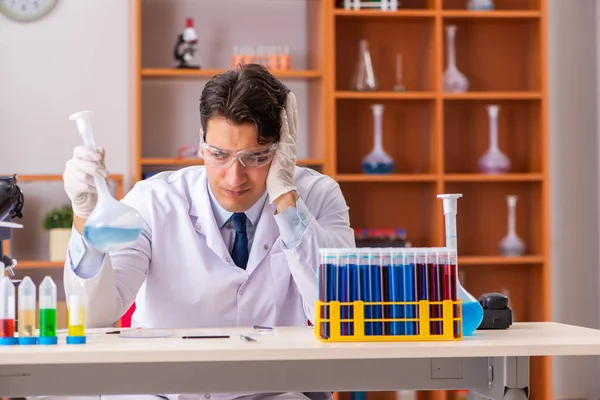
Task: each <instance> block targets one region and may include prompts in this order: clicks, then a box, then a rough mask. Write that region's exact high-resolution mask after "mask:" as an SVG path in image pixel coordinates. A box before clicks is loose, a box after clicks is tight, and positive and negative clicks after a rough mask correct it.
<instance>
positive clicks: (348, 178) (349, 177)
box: [334, 174, 437, 182]
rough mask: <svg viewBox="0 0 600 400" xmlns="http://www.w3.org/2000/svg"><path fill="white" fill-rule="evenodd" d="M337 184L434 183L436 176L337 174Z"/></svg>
mask: <svg viewBox="0 0 600 400" xmlns="http://www.w3.org/2000/svg"><path fill="white" fill-rule="evenodd" d="M334 179H335V180H337V181H338V182H435V181H436V180H437V175H436V174H390V175H368V174H337V175H335V177H334Z"/></svg>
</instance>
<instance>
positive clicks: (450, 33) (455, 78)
mask: <svg viewBox="0 0 600 400" xmlns="http://www.w3.org/2000/svg"><path fill="white" fill-rule="evenodd" d="M457 29H458V28H457V27H456V25H448V26H446V46H447V49H446V51H447V53H448V65H447V66H446V70H445V71H444V76H443V83H444V92H447V93H463V92H466V91H467V90H469V80H468V79H467V77H466V76H465V75H464V74H463V73H462V72H460V71H459V70H458V67H457V66H456V48H455V45H454V41H455V38H456V30H457Z"/></svg>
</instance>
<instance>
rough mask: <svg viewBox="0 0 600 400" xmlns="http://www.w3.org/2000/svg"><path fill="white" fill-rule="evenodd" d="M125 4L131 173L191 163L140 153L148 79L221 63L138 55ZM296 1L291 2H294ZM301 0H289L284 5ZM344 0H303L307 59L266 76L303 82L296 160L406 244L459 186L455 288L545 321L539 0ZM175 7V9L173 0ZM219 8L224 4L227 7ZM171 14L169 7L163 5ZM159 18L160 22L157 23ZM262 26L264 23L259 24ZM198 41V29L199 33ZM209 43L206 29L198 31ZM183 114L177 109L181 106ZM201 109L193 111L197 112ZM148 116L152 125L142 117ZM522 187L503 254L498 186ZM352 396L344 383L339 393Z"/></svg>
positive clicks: (356, 219) (546, 374)
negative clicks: (367, 61) (361, 60)
mask: <svg viewBox="0 0 600 400" xmlns="http://www.w3.org/2000/svg"><path fill="white" fill-rule="evenodd" d="M131 1H132V7H133V12H132V30H133V31H132V40H133V43H132V46H133V47H132V49H133V54H134V59H133V62H132V66H133V67H132V74H133V75H132V82H133V87H132V89H133V90H132V118H131V120H132V127H131V139H132V140H131V143H132V157H131V158H132V174H133V176H134V178H135V179H141V176H142V173H143V171H145V170H149V169H152V170H160V169H166V168H180V167H182V166H186V165H200V164H201V163H202V161H201V160H178V159H176V158H173V155H169V156H162V155H161V156H155V155H148V154H144V151H143V148H144V146H145V144H146V143H147V141H148V140H151V138H149V137H148V136H147V135H145V134H144V132H146V127H145V126H143V125H144V123H143V121H145V119H144V118H147V114H145V111H144V110H145V105H146V104H147V103H151V102H152V101H153V100H152V98H151V94H150V92H149V91H148V92H146V91H145V90H143V88H144V87H145V85H150V84H155V83H156V82H159V81H160V83H161V84H165V85H166V84H172V85H177V84H178V83H177V82H181V81H182V80H185V82H186V84H187V82H190V84H197V85H198V94H199V91H200V90H201V86H202V84H203V82H206V80H207V79H209V78H210V77H212V76H214V75H215V74H218V73H220V72H222V71H224V70H225V68H227V67H228V65H223V66H221V67H219V68H211V69H206V70H199V71H178V70H175V69H170V68H169V67H164V66H155V65H153V66H149V65H142V47H143V46H142V41H143V35H142V31H143V30H142V29H141V27H142V15H145V13H144V12H143V7H142V4H143V1H142V0H131ZM291 3H292V2H290V4H291ZM293 3H297V2H293ZM341 3H342V2H341V1H339V0H310V1H308V0H307V1H305V6H306V24H307V26H306V32H300V33H299V34H301V35H306V38H307V43H309V46H308V47H307V54H306V60H307V62H306V68H303V69H300V70H293V71H289V72H285V73H277V72H275V74H276V75H277V76H279V77H280V78H281V79H282V80H283V81H284V82H286V83H287V82H290V83H291V84H292V85H295V84H298V83H307V84H308V87H309V89H308V90H307V93H308V98H309V101H308V102H307V108H308V110H306V112H307V113H308V115H310V118H308V119H307V121H309V122H308V123H309V124H310V126H309V127H308V129H307V130H308V131H309V132H311V135H312V136H310V137H309V140H310V141H311V146H312V148H324V149H325V150H324V152H323V154H322V155H312V154H311V155H310V156H309V157H306V158H305V159H304V160H302V161H301V162H300V163H301V164H302V165H307V166H310V167H315V168H317V169H319V170H321V171H323V172H324V173H326V174H329V175H330V176H332V177H333V178H334V179H336V180H337V181H338V182H339V184H340V186H341V188H342V191H343V193H344V196H345V198H346V201H347V203H348V205H349V207H350V218H351V223H352V226H354V227H365V228H405V229H406V230H407V234H408V240H410V241H411V243H412V245H413V246H441V245H443V244H444V236H445V235H444V216H443V214H442V204H441V201H440V200H439V199H437V198H436V195H437V194H439V193H462V194H463V198H461V199H460V200H459V202H458V237H459V239H458V252H459V263H460V271H461V276H462V277H463V279H464V282H462V283H463V285H464V286H465V288H466V289H467V290H468V291H469V292H471V293H472V294H473V295H474V296H476V297H478V296H479V295H480V294H482V293H484V292H492V291H495V292H500V291H503V290H507V291H509V292H510V304H511V307H512V308H513V310H514V312H515V315H517V316H518V318H519V319H518V320H519V321H549V320H550V319H551V310H550V304H551V297H550V295H551V294H550V288H551V285H550V262H551V259H550V221H549V217H550V210H549V184H550V176H549V164H548V157H549V148H548V85H547V74H548V68H547V5H546V0H495V6H496V9H495V10H493V11H486V12H472V11H468V10H466V9H465V7H466V4H467V0H402V1H401V5H400V8H399V10H398V11H396V12H389V11H379V10H360V11H354V10H344V9H343V8H342V7H341ZM170 4H172V7H174V8H177V7H178V6H177V4H178V2H177V1H173V2H172V3H170ZM224 12H225V11H224ZM169 15H171V14H169ZM448 24H455V25H457V26H458V32H457V37H456V52H457V54H456V58H457V63H458V68H459V69H460V70H461V72H463V73H464V74H465V75H466V76H467V77H468V78H469V80H470V90H469V91H468V92H466V93H445V92H444V91H443V86H442V75H443V72H444V70H445V67H446V56H447V55H446V38H445V30H444V27H445V26H446V25H448ZM157 29H159V28H157ZM252 29H256V30H264V31H266V30H268V29H269V27H264V28H263V27H256V28H252ZM360 39H367V40H368V42H369V47H370V51H371V56H372V59H373V65H374V68H375V74H376V76H377V79H378V83H379V90H377V91H373V92H358V91H355V90H353V88H352V86H351V84H350V83H351V80H352V76H353V74H354V71H355V67H356V63H357V60H358V56H359V45H358V44H359V40H360ZM201 40H202V39H201ZM207 40H209V39H207ZM397 52H401V53H402V55H403V61H404V62H403V83H404V84H405V85H406V89H407V90H406V91H405V92H394V91H393V87H394V84H395V83H396V82H395V55H396V53H397ZM376 102H377V103H381V104H384V105H385V110H384V113H383V146H384V148H385V150H386V151H387V152H388V153H389V154H390V155H391V156H392V157H393V158H394V160H395V169H394V171H393V173H392V174H390V175H366V174H364V173H363V172H362V168H361V160H362V158H363V157H364V156H365V155H366V154H367V153H368V152H369V151H371V148H372V145H373V136H372V135H373V120H372V114H371V110H370V108H369V106H370V105H371V104H374V103H376ZM490 104H497V105H499V106H500V107H501V109H500V115H499V144H500V147H501V149H502V151H503V152H504V153H505V154H507V155H508V156H509V158H510V159H511V161H512V169H511V171H510V172H509V173H507V174H504V175H486V174H482V173H480V172H479V171H478V169H477V160H478V158H479V157H480V156H481V155H483V153H484V152H485V150H486V149H487V146H488V129H489V128H488V119H487V114H486V109H485V106H486V105H490ZM183 114H184V113H183V112H182V113H181V114H179V116H182V117H183ZM196 118H197V115H196ZM146 124H148V123H146ZM509 194H516V195H518V196H519V201H518V206H517V207H518V208H517V231H518V234H519V235H520V237H521V238H522V239H523V240H525V242H526V244H527V253H526V254H525V255H524V256H522V257H503V256H501V255H500V253H499V251H498V243H499V242H500V240H501V239H502V237H503V236H504V235H505V233H506V230H507V226H506V219H507V208H506V200H505V196H506V195H509ZM551 376H552V371H551V363H550V359H549V358H547V357H538V358H535V357H534V358H532V363H531V385H532V386H531V398H532V399H534V400H538V399H544V400H546V399H547V400H550V399H551V398H552V381H551ZM394 396H395V393H394V392H370V393H369V394H368V400H393V399H394ZM336 397H337V398H338V399H340V400H348V399H349V394H348V393H336ZM418 397H419V400H455V399H456V397H457V395H456V392H454V391H421V392H419V393H418Z"/></svg>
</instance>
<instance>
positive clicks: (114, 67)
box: [0, 0, 129, 259]
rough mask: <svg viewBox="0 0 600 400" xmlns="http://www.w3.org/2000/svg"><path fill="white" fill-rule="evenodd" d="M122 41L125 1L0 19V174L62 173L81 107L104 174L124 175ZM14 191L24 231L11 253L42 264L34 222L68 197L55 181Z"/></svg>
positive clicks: (125, 42) (75, 0)
mask: <svg viewBox="0 0 600 400" xmlns="http://www.w3.org/2000/svg"><path fill="white" fill-rule="evenodd" d="M128 36H129V1H126V0H84V1H82V0H61V1H59V2H58V4H57V6H56V8H55V9H54V10H53V11H52V13H51V14H49V15H47V16H46V17H44V18H43V19H41V20H39V21H37V22H32V23H26V24H25V23H18V22H14V21H12V20H9V19H8V18H6V17H5V16H4V15H2V14H0V140H1V142H0V143H1V144H0V148H1V149H2V151H1V152H0V154H1V156H0V174H12V173H18V174H22V175H23V174H62V173H63V168H64V164H65V162H66V161H67V160H68V159H69V158H70V157H71V154H72V151H73V147H74V146H76V145H79V144H81V143H82V142H81V137H80V136H79V134H78V133H77V129H76V127H75V124H74V123H73V122H71V121H69V120H68V117H69V115H70V114H71V113H73V112H76V111H80V110H82V109H93V110H94V111H95V112H96V116H95V117H94V119H93V124H94V129H95V134H96V142H97V144H98V145H102V146H104V147H105V148H106V151H107V165H108V168H109V171H110V172H111V173H116V174H119V173H121V174H127V173H128V172H129V171H128V154H129V98H128V96H129V75H128V74H129V61H128V60H129V38H128ZM21 188H22V189H23V191H24V192H25V207H24V214H25V218H24V219H23V220H22V221H23V223H24V224H25V229H23V230H22V231H15V234H14V235H15V241H14V242H15V243H19V244H18V245H17V247H18V248H16V249H14V253H13V254H16V255H17V256H19V258H20V259H44V258H45V259H47V258H48V257H47V237H46V235H44V234H42V235H40V229H41V228H40V221H41V218H42V217H43V213H44V212H45V211H46V210H47V209H49V208H50V207H51V206H54V205H57V204H60V203H64V202H67V201H68V199H67V197H66V195H65V193H64V190H63V188H62V184H61V183H60V182H56V183H40V184H29V183H27V184H23V185H21ZM49 198H51V199H52V200H51V202H48V199H49ZM19 238H21V239H23V238H31V239H32V240H18V239H19Z"/></svg>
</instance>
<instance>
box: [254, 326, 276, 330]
mask: <svg viewBox="0 0 600 400" xmlns="http://www.w3.org/2000/svg"><path fill="white" fill-rule="evenodd" d="M252 328H253V329H259V330H265V331H272V330H273V328H271V327H270V326H261V325H254V326H253V327H252Z"/></svg>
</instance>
